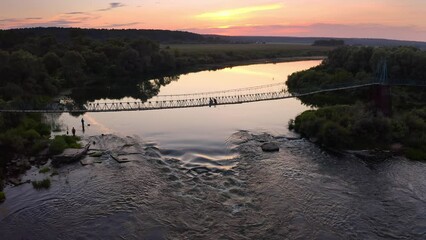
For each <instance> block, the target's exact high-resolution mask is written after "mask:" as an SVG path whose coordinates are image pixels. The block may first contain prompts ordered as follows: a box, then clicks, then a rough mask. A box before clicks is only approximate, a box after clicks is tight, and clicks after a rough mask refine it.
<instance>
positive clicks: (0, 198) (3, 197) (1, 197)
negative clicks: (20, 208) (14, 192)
mask: <svg viewBox="0 0 426 240" xmlns="http://www.w3.org/2000/svg"><path fill="white" fill-rule="evenodd" d="M4 200H6V194H4V192H0V203H1V202H4Z"/></svg>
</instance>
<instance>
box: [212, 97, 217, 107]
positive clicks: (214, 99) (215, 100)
mask: <svg viewBox="0 0 426 240" xmlns="http://www.w3.org/2000/svg"><path fill="white" fill-rule="evenodd" d="M213 101H214V105H215V106H216V105H217V99H216V98H213Z"/></svg>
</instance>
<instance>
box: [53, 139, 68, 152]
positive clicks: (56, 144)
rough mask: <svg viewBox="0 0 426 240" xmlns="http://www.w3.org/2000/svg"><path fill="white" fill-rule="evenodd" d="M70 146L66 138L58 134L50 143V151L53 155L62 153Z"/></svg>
mask: <svg viewBox="0 0 426 240" xmlns="http://www.w3.org/2000/svg"><path fill="white" fill-rule="evenodd" d="M67 147H68V144H67V142H66V141H65V139H64V138H62V137H59V136H56V137H55V139H53V141H52V142H51V143H50V147H49V152H50V153H51V154H53V155H56V154H61V153H62V152H63V151H64V150H65V149H66V148H67Z"/></svg>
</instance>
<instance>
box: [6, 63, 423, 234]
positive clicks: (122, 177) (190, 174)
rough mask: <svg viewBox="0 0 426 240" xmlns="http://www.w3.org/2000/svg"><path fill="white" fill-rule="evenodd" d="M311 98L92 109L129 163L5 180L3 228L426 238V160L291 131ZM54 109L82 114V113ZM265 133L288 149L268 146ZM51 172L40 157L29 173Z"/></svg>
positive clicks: (288, 68) (265, 79) (273, 70)
mask: <svg viewBox="0 0 426 240" xmlns="http://www.w3.org/2000/svg"><path fill="white" fill-rule="evenodd" d="M317 64H319V62H318V61H303V62H294V63H280V64H263V65H252V66H243V67H235V68H232V69H224V70H219V71H214V72H208V71H207V72H199V73H191V74H188V75H184V76H180V79H179V80H178V81H172V82H171V83H170V84H168V85H167V86H165V87H161V89H160V94H181V93H193V92H200V91H202V92H205V91H214V90H225V89H231V88H241V87H249V86H258V85H263V84H269V83H276V82H279V81H284V80H285V79H286V76H287V75H288V74H290V73H292V72H295V71H299V70H303V69H306V68H309V67H312V66H315V65H317ZM117 100H119V99H111V98H109V99H108V96H106V97H105V99H99V101H117ZM125 100H129V101H130V100H133V99H129V98H126V99H125ZM306 109H307V107H305V106H303V105H302V104H301V103H300V102H299V101H298V100H295V99H287V100H279V101H270V102H258V103H252V104H242V105H232V106H218V107H216V108H214V107H212V108H208V107H205V108H193V109H178V110H164V111H148V112H120V113H96V114H95V113H90V114H85V115H84V116H83V117H84V119H85V121H86V123H90V127H87V128H86V132H85V133H84V137H85V138H86V139H87V140H88V141H90V142H93V141H94V142H96V145H95V146H93V148H97V149H108V150H109V151H110V152H113V153H120V154H121V156H122V157H123V158H124V157H125V158H126V159H127V160H129V162H127V163H123V164H119V163H117V162H116V161H115V160H114V159H112V158H111V157H110V156H109V155H108V153H109V152H106V153H104V154H103V155H102V157H101V158H99V159H98V162H99V163H96V164H92V165H88V166H81V165H80V164H78V163H76V164H71V165H68V166H64V167H62V168H60V169H58V172H59V175H57V176H53V177H51V179H52V186H51V188H50V189H49V190H42V191H36V190H34V189H33V187H32V186H31V185H30V184H24V185H21V186H19V187H7V188H6V189H5V192H6V195H7V200H6V202H4V203H3V204H1V205H0V239H426V164H425V163H423V162H415V161H408V160H406V159H404V158H392V159H388V160H386V161H382V162H375V163H366V162H364V161H361V160H359V159H357V158H355V157H352V156H333V155H330V154H328V153H326V152H324V151H323V150H321V149H320V148H318V147H317V146H315V145H313V144H311V143H310V142H307V141H305V140H288V139H287V138H283V137H282V136H291V135H292V133H291V132H289V131H288V130H287V123H288V120H289V119H291V118H294V117H295V116H296V115H297V114H299V113H300V112H302V111H304V110H306ZM52 117H53V118H59V121H60V122H62V123H63V125H64V127H66V126H68V127H69V128H71V127H73V126H75V127H77V129H79V127H80V125H81V123H80V119H81V117H72V116H70V115H68V114H64V115H62V116H52ZM264 132H267V133H268V134H266V133H264ZM101 133H103V134H106V135H104V136H94V135H98V134H101ZM109 133H112V134H115V135H117V136H115V135H108V134H109ZM78 134H79V135H83V133H82V132H81V131H78ZM271 134H272V135H271ZM90 136H92V137H90ZM127 136H128V137H127ZM265 141H274V142H276V143H277V144H279V146H280V151H279V152H277V153H264V152H262V151H261V150H260V145H261V144H262V143H263V142H265ZM46 176H48V175H46V174H40V173H38V169H36V168H33V169H32V170H31V171H29V173H28V174H27V175H26V176H24V180H26V179H43V178H45V177H46Z"/></svg>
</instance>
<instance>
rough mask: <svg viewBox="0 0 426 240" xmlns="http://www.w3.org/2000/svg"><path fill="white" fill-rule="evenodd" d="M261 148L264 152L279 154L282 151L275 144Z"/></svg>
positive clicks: (270, 143)
mask: <svg viewBox="0 0 426 240" xmlns="http://www.w3.org/2000/svg"><path fill="white" fill-rule="evenodd" d="M261 148H262V150H263V151H264V152H278V151H279V150H280V147H279V146H278V144H277V143H274V142H268V143H264V144H262V146H261Z"/></svg>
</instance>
